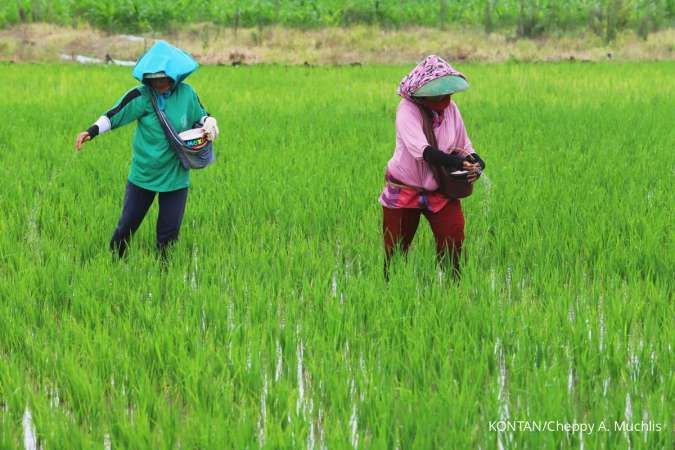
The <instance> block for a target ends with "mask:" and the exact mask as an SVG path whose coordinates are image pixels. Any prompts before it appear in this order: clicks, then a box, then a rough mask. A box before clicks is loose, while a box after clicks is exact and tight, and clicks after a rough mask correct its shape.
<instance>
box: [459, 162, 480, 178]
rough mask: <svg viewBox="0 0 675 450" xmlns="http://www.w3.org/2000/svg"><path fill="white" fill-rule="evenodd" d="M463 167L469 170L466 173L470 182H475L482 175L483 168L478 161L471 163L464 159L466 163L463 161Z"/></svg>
mask: <svg viewBox="0 0 675 450" xmlns="http://www.w3.org/2000/svg"><path fill="white" fill-rule="evenodd" d="M462 169H464V170H466V171H468V172H469V173H468V174H467V175H466V180H467V181H468V182H469V183H473V182H474V181H476V180H477V179H478V177H479V176H480V170H481V168H480V164H478V163H470V162H469V161H464V163H462Z"/></svg>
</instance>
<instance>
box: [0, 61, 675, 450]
mask: <svg viewBox="0 0 675 450" xmlns="http://www.w3.org/2000/svg"><path fill="white" fill-rule="evenodd" d="M458 67H459V69H460V70H462V71H463V72H464V73H466V74H467V76H468V78H469V80H470V82H471V88H470V89H469V91H467V92H466V93H463V94H459V95H457V96H456V101H457V103H458V105H459V107H460V109H461V111H462V114H463V116H464V120H465V123H466V126H467V129H468V131H469V135H470V137H471V138H472V140H473V143H474V145H475V147H476V149H477V151H478V152H479V153H480V154H481V156H483V158H484V159H485V160H486V162H487V170H486V173H485V176H484V177H482V179H481V180H480V181H479V182H478V184H477V186H476V189H475V190H474V195H473V196H472V197H470V198H468V199H466V200H465V201H463V209H464V213H465V216H466V221H467V228H466V234H467V240H466V242H465V256H466V261H465V263H464V271H463V277H462V279H461V281H460V282H459V283H457V284H454V283H452V282H451V280H450V278H449V276H447V275H446V274H443V273H440V272H439V271H438V270H437V268H436V266H435V261H434V248H433V238H432V236H431V233H430V230H429V229H428V226H427V225H426V223H425V222H422V223H421V226H420V229H419V231H418V234H417V237H416V239H415V242H414V244H413V248H412V249H411V253H410V255H409V257H408V258H407V260H403V259H397V260H395V261H394V264H393V267H392V275H391V279H390V281H389V283H386V282H385V281H384V279H383V276H382V263H383V250H382V243H381V235H380V233H381V207H380V206H379V204H378V203H377V198H378V195H379V193H380V190H381V188H382V183H383V169H384V166H385V163H386V162H387V160H388V159H389V157H390V156H391V153H392V151H393V145H394V115H395V110H396V105H397V103H398V99H397V97H396V95H395V88H396V85H397V84H398V82H399V81H400V79H401V78H402V77H403V75H404V74H405V73H407V71H408V70H410V68H411V67H409V66H405V67H403V66H400V67H386V66H385V67H377V66H363V67H284V66H256V67H235V68H231V67H204V68H202V69H200V70H199V71H198V72H197V73H196V74H194V75H193V76H192V77H191V78H190V79H189V80H188V81H189V82H190V83H191V84H192V85H193V86H194V87H195V88H196V89H197V91H198V92H199V94H200V97H201V99H202V101H203V102H204V104H205V105H206V107H207V109H208V110H209V111H210V112H211V113H212V114H213V115H214V116H215V117H217V118H218V120H219V126H220V130H221V136H220V139H219V140H218V141H217V150H216V151H217V159H218V161H217V163H216V164H215V165H214V166H212V167H210V168H208V169H206V170H204V171H196V172H194V173H193V174H192V187H191V190H190V195H189V199H188V206H187V211H186V216H185V220H184V222H183V228H182V231H181V238H180V241H179V243H178V245H177V246H176V247H175V248H174V249H173V252H172V253H171V255H170V262H169V265H168V267H167V268H166V270H165V271H162V270H161V267H160V264H158V261H157V258H156V255H155V252H154V232H155V220H156V214H157V209H156V208H157V205H156V204H155V205H153V208H152V209H151V211H150V213H149V215H148V217H147V218H146V221H145V222H144V224H143V225H142V226H141V229H140V230H139V233H138V234H137V235H136V237H135V239H134V241H133V242H132V245H131V248H130V251H129V257H128V259H127V260H126V261H123V262H116V261H113V259H112V258H111V255H110V254H109V253H108V251H107V243H108V240H109V238H110V235H111V234H112V231H113V228H114V226H115V224H116V221H117V218H118V215H119V213H120V210H121V205H122V196H123V193H124V183H125V180H126V176H127V171H128V165H129V163H130V152H131V138H132V133H133V129H134V126H133V125H131V126H128V127H126V128H123V129H120V130H117V131H116V132H113V133H109V134H106V135H103V136H100V137H99V138H97V139H95V140H94V141H92V142H91V143H88V144H87V145H85V147H84V149H83V151H82V152H81V153H76V152H75V151H74V149H73V142H74V139H75V135H76V133H77V132H79V131H81V130H84V129H86V127H88V126H89V125H90V124H91V123H92V122H93V121H94V120H96V118H98V116H99V115H100V114H101V113H102V112H104V111H105V110H107V109H108V108H109V107H110V106H112V104H113V103H114V101H116V100H117V99H118V98H119V97H120V96H121V94H122V93H123V92H124V91H125V90H127V89H129V88H131V87H132V86H134V80H133V79H132V78H131V75H130V70H129V69H128V68H118V67H101V66H98V67H93V66H92V67H78V66H74V65H62V66H60V65H7V64H5V65H0V98H1V99H2V100H1V103H0V104H1V108H0V114H1V119H2V120H0V163H1V164H0V174H1V176H2V178H3V179H4V180H5V182H4V183H3V187H2V190H1V191H0V211H2V215H1V216H0V448H3V449H4V448H10V449H13V448H19V449H23V448H27V449H33V448H43V449H75V448H99V449H101V448H102V449H122V448H129V449H138V448H153V449H164V448H166V449H177V448H181V449H187V448H190V449H192V448H195V449H196V448H200V449H212V448H220V449H223V448H226V449H256V448H270V449H271V448H303V449H304V448H306V449H325V448H328V449H343V448H358V449H436V448H438V449H469V448H471V449H495V448H498V449H553V448H555V449H612V450H614V449H665V450H667V449H670V448H672V442H673V433H672V423H673V412H672V411H673V408H672V405H673V390H674V387H675V383H674V381H673V349H672V345H673V341H674V339H673V338H674V333H673V329H674V328H675V327H674V326H673V312H674V308H673V301H672V297H673V290H672V284H673V283H672V280H673V268H674V257H675V252H674V248H673V228H672V222H673V205H674V201H673V200H674V198H673V194H672V186H673V180H674V179H673V175H674V170H675V152H673V149H674V148H675V131H674V130H675V128H673V117H674V114H675V84H674V83H673V79H675V64H674V63H673V62H665V63H642V64H619V63H606V64H582V63H576V64H575V63H569V64H531V65H528V64H502V65H470V64H464V65H461V64H458ZM523 423H525V424H526V426H525V428H524V425H523ZM537 423H538V424H539V425H538V426H542V425H544V426H545V427H547V428H545V429H543V430H532V429H531V427H533V426H535V425H536V424H537ZM518 424H520V425H518ZM546 424H548V425H546ZM558 424H560V426H559V425H558ZM582 424H585V425H586V426H587V427H590V426H591V425H593V427H594V428H593V430H589V429H588V428H586V429H583V430H582V429H581V425H582ZM601 424H602V425H604V426H605V427H606V429H601ZM527 427H530V428H527Z"/></svg>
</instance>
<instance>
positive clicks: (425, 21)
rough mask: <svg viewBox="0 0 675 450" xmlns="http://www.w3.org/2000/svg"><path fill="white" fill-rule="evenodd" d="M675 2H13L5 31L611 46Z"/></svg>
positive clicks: (643, 30) (659, 23) (669, 13)
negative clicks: (280, 33) (601, 42)
mask: <svg viewBox="0 0 675 450" xmlns="http://www.w3.org/2000/svg"><path fill="white" fill-rule="evenodd" d="M673 3H674V2H673V0H466V1H449V0H398V1H394V0H346V1H343V0H246V1H244V0H192V1H190V0H177V1H171V2H167V1H163V0H110V1H107V2H101V1H97V0H7V1H5V2H4V3H2V5H0V27H3V26H7V25H11V24H16V23H26V22H36V21H47V22H55V23H59V24H69V23H76V22H78V21H84V22H88V23H90V24H92V25H93V26H95V27H99V28H102V29H104V30H108V31H117V32H142V31H153V30H155V31H166V30H170V29H174V28H176V27H180V26H181V25H183V24H185V23H191V22H213V23H215V24H218V25H223V26H232V27H236V28H239V27H261V26H266V25H271V24H279V25H284V26H291V27H301V28H311V27H324V26H351V25H356V24H373V25H380V26H382V27H388V28H391V27H395V28H397V27H405V26H426V27H437V26H440V27H441V28H444V27H446V26H448V25H454V26H458V25H459V26H464V25H468V26H480V27H482V28H484V29H485V30H486V31H487V32H492V31H497V30H499V31H511V30H513V31H515V34H516V35H517V36H520V37H535V36H538V35H541V34H543V33H557V32H564V31H569V30H574V29H580V28H585V27H590V29H591V30H593V31H595V32H596V33H598V34H599V35H602V36H604V37H605V38H607V39H608V40H611V39H613V37H614V36H615V35H616V32H617V31H619V30H622V29H625V28H633V29H635V30H636V31H637V32H638V33H640V35H642V36H646V35H647V34H648V33H650V32H652V31H654V30H657V29H659V28H663V27H670V26H673V8H674V7H673Z"/></svg>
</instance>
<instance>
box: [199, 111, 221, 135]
mask: <svg viewBox="0 0 675 450" xmlns="http://www.w3.org/2000/svg"><path fill="white" fill-rule="evenodd" d="M202 128H204V131H205V132H206V139H208V140H209V141H215V140H216V138H217V137H218V133H220V132H219V131H218V122H216V119H214V118H213V117H210V116H209V117H207V118H206V119H204V125H203V126H202Z"/></svg>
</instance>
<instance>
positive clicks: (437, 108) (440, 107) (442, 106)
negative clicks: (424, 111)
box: [420, 95, 450, 112]
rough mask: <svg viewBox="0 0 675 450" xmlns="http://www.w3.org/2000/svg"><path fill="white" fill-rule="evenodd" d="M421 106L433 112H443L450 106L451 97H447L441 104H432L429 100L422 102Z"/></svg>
mask: <svg viewBox="0 0 675 450" xmlns="http://www.w3.org/2000/svg"><path fill="white" fill-rule="evenodd" d="M420 104H421V105H422V106H424V107H426V108H429V109H430V110H432V111H436V112H443V110H445V108H447V107H448V106H449V105H450V96H449V95H446V96H445V97H444V98H443V100H441V101H440V102H431V101H429V100H420Z"/></svg>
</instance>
